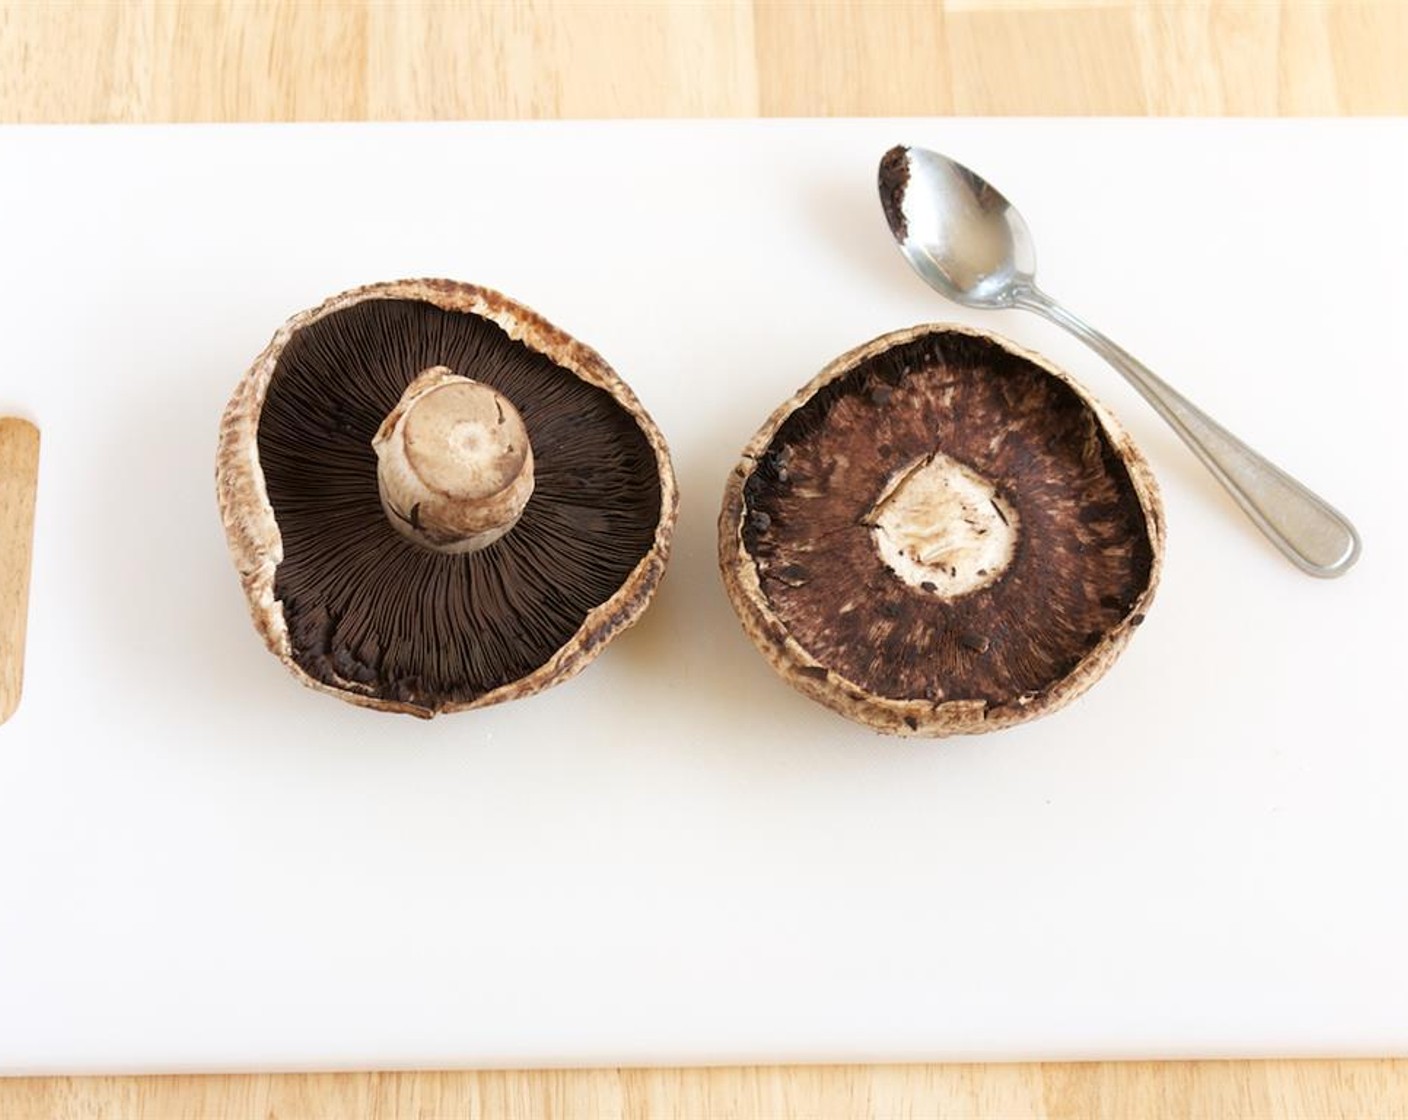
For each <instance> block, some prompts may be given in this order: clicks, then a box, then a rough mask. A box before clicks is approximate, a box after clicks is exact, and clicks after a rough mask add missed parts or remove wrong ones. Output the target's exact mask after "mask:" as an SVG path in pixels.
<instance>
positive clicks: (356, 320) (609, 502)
mask: <svg viewBox="0 0 1408 1120" xmlns="http://www.w3.org/2000/svg"><path fill="white" fill-rule="evenodd" d="M463 287H465V288H467V286H463ZM497 298H500V299H501V298H502V297H497ZM520 310H523V309H520ZM525 313H526V311H525ZM526 314H530V313H526ZM556 337H557V338H558V339H559V340H560V341H562V342H563V344H564V345H566V344H567V343H568V342H569V341H570V340H566V339H565V336H561V335H560V334H559V335H557V336H556ZM571 345H576V344H571ZM581 349H585V348H581ZM593 357H594V356H593ZM427 371H430V372H433V373H436V374H437V376H446V377H448V376H453V377H455V378H468V379H472V381H473V382H475V383H477V384H478V385H483V386H488V387H490V388H491V389H492V390H494V391H495V392H496V393H497V394H501V395H502V397H503V398H505V399H506V400H507V401H509V402H512V406H513V408H515V409H516V410H517V413H518V414H519V416H521V418H522V425H523V427H524V428H526V431H527V434H528V437H529V440H530V442H531V447H532V474H531V485H530V488H531V497H529V498H527V502H526V505H522V503H521V502H520V503H519V505H522V508H521V514H519V513H518V511H517V509H515V510H514V511H513V512H514V515H515V516H517V521H516V523H513V522H512V521H510V524H511V528H509V529H508V531H507V532H504V533H503V535H501V536H498V537H497V539H493V540H492V542H491V543H487V544H484V545H483V547H479V548H478V549H477V550H476V551H470V552H444V551H435V550H433V549H432V548H431V547H428V546H422V545H421V544H418V543H414V542H413V541H412V540H411V539H408V535H407V534H406V532H404V531H402V528H400V527H393V525H392V523H391V521H390V520H389V519H388V517H389V515H388V513H387V512H385V511H384V510H383V497H382V495H381V494H379V489H378V457H377V453H376V451H375V450H374V448H373V441H374V438H375V437H377V435H378V429H379V428H380V427H381V426H382V425H383V422H384V421H386V420H387V419H388V416H389V415H390V414H391V413H392V412H393V410H394V409H396V407H397V405H398V402H399V401H401V398H402V396H403V393H405V392H406V390H407V387H408V386H410V385H411V383H412V382H413V381H415V380H416V379H417V377H418V376H420V375H422V374H423V373H426V372H427ZM610 376H611V377H612V378H613V379H614V375H610ZM232 407H233V406H232ZM647 422H648V421H647ZM257 443H258V456H257V458H258V465H259V467H260V468H261V469H262V472H263V481H264V485H265V488H266V490H267V495H268V502H269V505H270V506H271V507H272V511H273V517H274V520H275V521H276V522H277V527H278V533H279V536H280V538H281V545H282V559H281V560H280V561H279V562H278V565H277V569H276V571H275V573H274V580H273V598H274V600H275V602H276V604H281V605H282V610H283V615H284V620H285V622H286V625H287V634H288V649H287V654H288V656H289V657H291V659H292V661H293V662H294V663H296V665H297V666H298V667H299V668H300V669H301V670H302V671H303V672H304V673H306V674H307V675H308V676H309V677H311V678H312V679H313V681H315V682H319V683H321V684H322V685H325V686H327V687H328V688H330V689H335V690H338V691H342V692H346V693H353V694H356V695H357V696H360V697H363V698H365V700H366V701H367V702H370V703H371V704H372V706H386V707H395V708H398V709H400V710H408V711H412V712H414V713H415V714H421V715H429V714H433V713H434V712H436V711H439V710H445V709H447V708H455V707H466V706H472V705H473V704H474V703H475V702H476V701H477V700H479V699H480V698H483V697H486V696H487V695H488V694H491V693H494V692H495V690H499V689H503V688H504V687H505V686H508V685H511V684H513V683H514V682H518V681H521V680H522V679H523V678H525V677H528V676H529V675H530V674H533V673H535V672H536V671H538V670H541V669H543V667H544V666H546V665H548V663H549V662H552V661H553V659H554V658H555V657H557V656H558V655H559V654H560V652H561V651H562V650H563V648H564V647H565V646H567V645H568V644H569V643H571V642H573V641H574V639H579V638H580V635H579V632H580V631H581V630H582V628H583V626H584V622H585V621H586V620H587V618H588V616H589V615H590V614H591V612H592V611H594V610H595V609H596V608H599V607H601V606H602V604H604V603H607V602H608V600H610V599H612V597H613V596H615V595H617V594H618V593H619V592H620V591H621V590H622V588H623V586H625V585H626V584H627V583H628V582H629V580H630V577H631V576H632V573H633V572H634V571H635V570H636V569H637V567H638V566H639V565H641V564H642V561H643V560H644V558H646V557H647V556H648V555H650V554H651V553H652V550H653V549H655V548H656V547H657V530H658V529H659V528H660V526H661V524H662V520H666V519H668V516H669V515H671V514H672V513H673V484H672V479H670V480H669V484H668V493H664V492H662V485H663V484H662V477H661V471H662V469H663V470H664V471H666V472H667V471H668V466H665V467H663V468H662V467H661V466H660V465H659V464H658V463H657V449H656V447H654V446H652V440H651V439H650V438H648V437H647V434H646V432H645V431H643V429H642V421H640V420H638V418H637V417H636V416H634V415H633V414H632V412H631V411H630V410H628V409H627V408H626V407H624V406H623V404H622V402H621V400H620V399H618V396H616V395H613V394H612V393H611V392H608V391H606V389H604V388H602V387H600V386H599V385H597V384H592V383H589V382H588V381H587V380H584V379H583V378H582V377H579V376H577V375H575V374H574V373H573V372H571V371H570V370H567V369H564V368H562V366H561V365H559V364H558V363H557V362H556V361H554V359H553V358H552V357H550V356H548V354H545V353H543V352H540V350H538V349H534V348H530V347H529V346H527V345H525V344H524V343H523V342H522V341H517V340H515V339H514V338H511V337H509V335H508V334H507V333H506V332H505V331H504V329H502V328H501V327H500V326H499V325H497V323H495V322H494V321H492V320H491V319H490V318H488V317H485V316H484V315H480V314H473V313H469V312H467V311H463V310H457V309H452V308H447V307H445V306H437V305H436V304H435V303H432V302H427V301H425V300H421V299H414V298H363V299H360V300H357V301H352V302H350V303H347V302H345V305H344V306H341V307H340V308H339V309H334V310H331V311H329V312H327V313H326V314H321V315H320V316H318V317H315V318H313V319H312V320H311V321H309V322H306V323H305V324H304V325H302V326H301V327H300V328H299V329H297V330H295V331H293V332H292V334H291V336H290V337H289V338H288V340H287V342H286V344H285V345H284V347H283V349H282V351H281V352H280V353H279V354H278V357H277V363H276V365H275V366H274V368H273V371H272V374H271V375H270V377H269V380H268V385H267V393H266V396H265V398H264V401H263V406H262V410H261V412H260V413H259V416H258V433H257ZM660 447H661V448H662V449H663V444H661V445H660ZM662 454H663V450H662ZM667 498H668V502H669V505H670V508H669V509H666V508H665V503H666V500H667ZM232 541H233V537H232ZM655 577H658V572H657V573H655V575H654V577H652V584H651V586H650V587H647V588H644V589H642V591H641V595H640V596H638V598H640V599H641V602H640V603H639V604H636V605H634V606H635V609H639V606H641V605H643V601H644V600H645V599H648V597H649V591H650V590H653V578H655ZM266 636H267V633H266ZM272 642H273V640H272V639H271V644H272ZM544 683H550V682H544ZM538 687H541V684H539V685H538ZM505 698H506V697H505ZM377 701H385V702H387V703H385V704H379V703H377Z"/></svg>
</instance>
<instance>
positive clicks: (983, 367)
mask: <svg viewBox="0 0 1408 1120" xmlns="http://www.w3.org/2000/svg"><path fill="white" fill-rule="evenodd" d="M1160 517H1161V515H1160V513H1159V507H1158V500H1157V494H1156V492H1155V490H1154V488H1153V481H1152V478H1151V477H1150V476H1149V475H1148V472H1147V468H1146V467H1145V466H1144V464H1143V460H1142V458H1141V457H1140V456H1139V454H1138V452H1137V450H1136V449H1134V447H1133V445H1132V444H1131V443H1129V442H1128V439H1127V437H1125V436H1124V435H1123V433H1121V432H1119V431H1118V428H1117V427H1115V426H1114V425H1113V421H1110V420H1109V419H1108V418H1107V417H1104V416H1103V415H1102V413H1101V412H1100V411H1099V410H1098V407H1097V406H1095V405H1094V403H1093V402H1092V401H1091V400H1090V399H1089V398H1088V397H1087V396H1086V395H1085V394H1084V393H1082V392H1081V391H1080V390H1079V389H1078V388H1077V387H1076V386H1075V385H1074V383H1072V382H1070V381H1069V380H1068V379H1067V378H1065V377H1064V375H1059V374H1057V373H1055V371H1053V370H1051V369H1050V368H1048V367H1046V366H1045V365H1044V364H1042V363H1040V362H1038V361H1037V360H1035V359H1034V358H1033V356H1031V355H1027V354H1025V353H1021V352H1018V351H1016V350H1015V349H1014V348H1009V347H1007V346H1005V345H1003V344H1000V343H999V342H998V341H996V340H995V339H992V338H989V337H986V336H983V335H981V334H979V333H977V332H972V331H968V330H964V329H959V328H942V327H933V328H916V329H914V330H911V331H903V332H896V333H895V334H894V335H890V336H885V337H883V338H881V339H877V340H875V342H873V343H871V344H869V345H867V346H864V347H861V348H858V350H856V351H853V352H852V353H851V354H848V355H845V356H843V357H842V358H840V359H838V360H837V362H835V363H833V365H832V366H831V367H828V370H827V371H824V372H823V374H822V375H821V376H819V377H818V378H817V379H816V380H815V381H814V382H813V383H812V384H811V385H809V386H808V387H807V388H806V389H804V390H803V391H802V392H801V393H799V394H798V395H797V396H796V397H795V398H793V400H792V401H790V402H788V404H787V405H784V406H783V408H781V409H779V410H778V412H777V413H776V414H774V416H773V418H772V419H771V420H770V421H769V423H768V424H767V425H765V426H764V429H763V430H762V431H761V432H759V434H758V436H757V437H755V439H754V441H753V442H752V443H751V444H750V445H749V448H748V450H747V451H746V452H745V455H744V458H743V460H742V462H741V464H740V467H739V469H738V470H737V471H736V472H735V475H734V478H733V479H731V480H730V484H729V489H728V492H727V494H726V498H725V508H724V513H723V516H722V518H721V521H720V558H721V563H722V564H723V567H724V574H725V583H726V585H727V586H728V588H729V591H730V595H731V597H732V599H733V601H734V605H735V607H736V608H737V609H738V610H739V613H740V616H741V617H742V618H743V620H744V623H745V627H746V628H747V629H748V630H749V633H750V635H751V636H752V637H753V638H754V641H755V642H756V643H757V644H759V646H760V648H762V649H763V651H764V652H765V653H766V654H767V655H768V657H769V659H770V660H772V661H773V663H774V664H775V665H776V666H778V668H779V669H780V670H781V671H782V672H783V674H784V676H786V677H787V678H788V679H789V680H790V681H791V683H793V684H794V685H796V686H797V687H799V688H801V689H802V690H803V691H806V692H807V693H808V694H809V695H812V696H814V697H815V698H817V699H820V700H822V701H823V702H824V703H828V704H830V705H831V706H833V707H837V708H838V710H841V711H843V713H844V714H847V715H851V716H852V717H853V718H856V719H860V720H861V721H862V722H868V723H871V724H872V725H874V726H877V727H880V728H881V729H882V730H888V731H898V732H900V733H915V732H919V733H928V734H947V733H950V732H952V731H956V730H969V731H972V730H986V729H990V728H991V727H996V726H1004V725H1006V724H1007V723H1011V722H1018V721H1019V720H1021V719H1025V718H1030V716H1031V715H1035V714H1039V712H1040V711H1042V710H1049V709H1051V708H1054V707H1056V706H1059V705H1060V704H1061V703H1064V702H1065V700H1067V699H1069V698H1070V697H1071V696H1072V695H1075V694H1076V693H1078V692H1079V691H1083V689H1084V688H1085V687H1086V686H1087V685H1088V684H1089V682H1090V681H1091V680H1093V679H1094V677H1095V676H1098V675H1099V672H1100V671H1103V668H1104V667H1105V666H1107V665H1108V663H1109V661H1110V660H1112V659H1113V656H1114V654H1115V653H1116V652H1117V651H1118V648H1119V647H1120V646H1122V645H1123V643H1124V641H1125V640H1126V638H1127V636H1128V631H1129V629H1130V628H1131V627H1133V626H1137V625H1138V624H1139V622H1141V621H1142V618H1143V615H1142V611H1143V610H1144V609H1145V606H1146V605H1147V603H1148V601H1149V599H1150V598H1151V596H1152V593H1153V588H1154V585H1155V583H1156V582H1157V567H1158V549H1159V547H1160V543H1161V540H1162V524H1161V520H1160Z"/></svg>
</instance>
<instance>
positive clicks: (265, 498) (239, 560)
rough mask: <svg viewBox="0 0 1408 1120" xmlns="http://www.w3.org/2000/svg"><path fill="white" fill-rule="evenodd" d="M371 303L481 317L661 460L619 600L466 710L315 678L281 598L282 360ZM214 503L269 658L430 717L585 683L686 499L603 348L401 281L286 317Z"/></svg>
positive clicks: (441, 288)
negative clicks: (582, 677)
mask: <svg viewBox="0 0 1408 1120" xmlns="http://www.w3.org/2000/svg"><path fill="white" fill-rule="evenodd" d="M366 300H409V301H419V302H423V303H426V304H430V305H432V306H434V307H437V308H440V309H442V310H445V311H452V312H463V313H467V314H472V315H476V316H479V317H480V318H483V319H486V320H488V321H489V322H492V323H494V324H496V325H497V326H498V327H500V328H501V329H502V330H503V331H504V332H505V334H507V335H508V337H509V338H511V339H513V340H514V341H516V342H520V343H522V344H523V345H524V346H525V347H527V348H528V349H530V350H533V351H535V352H537V353H539V354H542V355H544V356H546V357H547V358H549V359H550V360H551V361H552V362H554V363H556V365H558V366H560V367H561V368H562V369H564V370H566V371H568V372H569V373H571V374H573V375H575V376H576V377H578V378H580V379H581V380H582V381H583V382H585V383H587V384H588V385H591V386H594V387H596V388H599V389H601V390H604V391H605V392H606V393H608V394H610V396H611V397H612V398H614V399H615V401H616V402H617V403H618V404H619V405H620V406H621V408H622V409H624V410H625V411H626V412H628V413H629V414H630V415H631V416H632V417H633V418H634V420H635V422H636V424H637V425H638V426H639V428H640V431H641V433H642V435H643V437H644V439H645V441H646V442H647V443H648V445H649V447H650V449H651V450H652V452H653V454H654V459H655V464H656V468H657V472H658V482H659V494H660V512H659V519H658V522H657V525H656V529H655V533H654V536H653V540H652V542H651V546H650V548H649V549H648V550H647V551H646V552H645V554H644V555H643V556H642V557H641V559H640V561H639V563H638V564H637V565H636V566H635V568H634V569H633V570H632V571H631V572H630V574H629V576H628V577H627V578H626V579H625V581H624V582H623V583H622V584H621V586H620V588H619V589H618V590H617V591H616V593H615V594H613V595H611V596H610V597H609V598H608V599H606V600H605V601H604V602H602V603H600V604H599V605H598V606H596V607H595V608H593V609H592V610H591V611H590V612H589V613H588V614H587V616H586V618H585V619H584V620H583V621H582V623H581V625H580V627H579V628H578V629H577V631H576V633H575V634H574V635H573V636H572V638H571V640H570V641H568V642H566V643H565V644H564V645H563V646H562V647H561V648H560V649H558V650H557V652H556V653H555V654H554V655H553V656H552V657H551V658H549V659H548V660H547V661H545V662H544V663H543V664H541V665H540V666H539V667H538V668H536V669H535V670H533V671H532V672H530V673H528V674H526V675H524V676H522V677H520V678H518V679H516V680H513V681H510V682H508V683H506V684H503V685H502V686H500V687H497V688H494V689H492V690H490V691H487V692H484V693H482V694H480V695H477V696H475V697H473V698H472V699H470V700H466V701H464V702H457V703H443V702H439V703H436V704H433V705H428V704H426V703H423V702H418V701H417V700H414V699H412V700H402V699H397V698H396V697H392V696H384V695H380V696H379V695H370V694H368V693H367V692H366V691H361V690H359V689H358V687H357V685H356V682H353V681H348V682H346V687H338V686H337V685H335V684H331V683H329V682H327V681H325V680H320V679H318V678H317V677H314V676H313V675H311V674H310V673H308V672H307V671H306V670H305V669H304V667H303V666H302V665H300V664H299V662H298V659H297V657H296V655H295V651H294V648H293V643H292V641H291V636H290V633H289V625H288V620H287V618H286V616H285V611H284V606H283V603H282V602H281V600H280V599H279V598H278V596H277V594H276V589H275V584H276V576H277V572H278V568H279V564H280V563H281V562H282V561H283V558H284V548H283V540H282V536H281V534H280V531H279V526H278V522H277V519H276V517H275V514H274V509H273V506H272V504H271V502H270V499H269V494H268V492H267V489H266V486H265V481H264V472H263V469H262V467H261V465H260V461H259V438H258V436H259V419H260V414H261V411H262V409H263V405H264V400H265V396H266V394H267V393H268V390H269V386H270V382H271V380H272V379H273V376H274V372H275V368H276V366H277V364H278V361H279V357H280V355H281V354H282V353H283V351H284V349H285V348H286V347H287V345H288V343H289V341H290V340H291V339H292V338H293V337H294V336H295V335H296V334H297V333H298V332H299V331H301V330H302V329H303V328H304V327H306V326H308V325H309V324H311V323H314V322H316V321H318V320H320V319H323V318H325V317H327V316H329V315H332V314H334V313H337V312H340V311H343V310H346V309H347V308H350V307H353V306H354V305H357V304H359V303H362V302H363V301H366ZM215 473H216V494H217V499H218V502H219V507H220V514H221V519H222V521H223V522H224V525H225V531H226V537H227V540H228V543H229V547H230V553H231V556H232V558H233V560H234V563H235V567H236V569H237V571H238V574H239V579H240V583H241V586H242V587H243V589H244V592H245V595H246V598H247V600H248V605H249V611H250V615H251V618H252V619H253V621H254V625H255V628H256V630H257V631H258V632H259V634H260V636H261V637H262V638H263V639H264V642H265V644H266V645H267V646H268V648H269V650H270V652H272V653H273V654H274V655H275V657H277V658H278V659H279V661H280V662H282V663H283V665H284V666H285V667H286V668H287V669H288V670H289V672H290V673H292V674H293V676H294V677H296V678H297V679H298V680H299V681H300V682H302V683H303V684H304V685H307V686H308V687H309V688H313V689H316V690H317V691H320V692H325V693H328V694H329V695H333V696H337V697H338V698H339V699H342V700H345V701H347V702H349V703H352V704H356V705H359V706H362V707H367V708H374V709H377V710H379V711H388V712H402V713H406V714H409V715H414V716H418V717H421V718H429V717H431V716H434V715H437V714H441V713H447V712H455V711H466V710H469V709H472V708H482V707H487V706H489V705H491V704H499V703H503V702H505V701H509V700H514V699H518V698H521V697H525V696H530V695H532V694H534V693H536V692H539V691H541V690H542V689H544V688H547V687H548V686H550V685H553V684H558V683H561V682H562V681H565V680H567V679H569V678H570V677H572V676H574V675H576V674H577V673H578V672H580V671H581V670H582V669H583V668H585V667H586V665H587V664H588V663H589V662H590V661H592V660H593V659H594V658H595V657H596V656H597V654H599V653H600V652H601V650H602V649H603V648H604V647H605V646H606V644H607V643H609V642H610V641H611V640H612V639H613V638H614V637H615V636H616V635H617V634H619V633H620V632H621V631H623V630H625V629H626V628H627V627H629V626H631V625H632V624H634V623H635V622H636V621H637V619H639V617H640V615H641V614H642V612H643V611H644V610H645V608H646V606H648V604H649V602H650V600H651V598H652V597H653V595H654V593H655V590H656V588H657V586H658V584H659V581H660V578H661V576H662V575H663V574H664V570H665V565H666V562H667V560H668V558H669V552H670V545H671V541H672V537H673V533H674V523H675V516H676V514H677V512H678V508H679V494H678V489H677V486H676V483H675V475H674V469H673V466H672V465H671V461H670V455H669V450H668V448H667V446H666V443H665V439H664V436H663V435H662V434H661V433H660V430H659V429H658V428H657V427H656V425H655V423H654V421H653V420H652V419H651V418H650V416H649V414H648V413H647V412H646V411H645V409H644V407H643V406H642V405H641V403H640V401H639V400H638V399H637V398H636V396H635V394H634V393H633V392H632V391H631V389H630V387H629V386H628V385H627V384H626V383H625V382H624V381H622V380H621V378H620V377H619V376H618V375H617V374H616V372H615V371H614V370H613V369H612V368H611V367H610V366H609V365H608V364H607V363H606V361H605V360H604V359H603V358H602V357H601V355H600V354H598V353H597V352H596V351H595V350H593V349H591V348H590V347H588V346H586V345H584V344H583V343H581V342H579V341H577V340H576V339H575V338H572V337H571V336H570V335H568V334H567V333H566V332H564V331H562V330H561V329H559V328H558V327H555V326H554V325H553V324H551V323H549V322H548V321H547V320H546V319H544V318H543V317H542V316H540V315H539V314H537V313H536V312H535V311H533V310H532V309H530V308H528V307H526V306H524V305H523V304H520V303H517V302H516V301H514V300H512V299H510V298H508V297H507V296H505V295H502V294H501V293H499V292H496V291H494V290H492V289H489V288H483V287H479V286H476V285H472V284H465V283H461V282H458V281H453V280H440V279H425V280H398V281H391V282H387V283H381V284H371V285H367V286H364V287H360V288H355V289H352V290H350V291H347V292H343V293H341V294H340V295H336V296H333V297H332V298H331V299H328V300H327V301H325V302H324V303H323V304H321V305H320V306H318V307H316V308H313V309H310V310H308V311H304V312H301V313H299V314H297V315H295V316H293V317H292V318H291V319H289V320H288V322H286V323H285V324H284V325H283V326H282V327H281V328H280V329H279V330H278V331H277V332H276V333H275V335H274V337H273V339H272V340H271V341H270V343H269V345H268V346H267V347H266V348H265V350H264V351H263V352H262V353H261V354H260V355H259V357H258V358H256V359H255V362H254V364H253V365H252V366H251V367H250V369H249V371H248V372H247V373H246V374H245V375H244V377H243V378H242V379H241V381H240V382H239V384H238V386H237V387H236V389H235V392H234V394H233V396H232V397H231V399H230V402H229V404H228V406H227V407H226V409H225V413H224V415H223V417H222V419H221V425H220V438H219V447H218V451H217V460H216V472H215Z"/></svg>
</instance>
